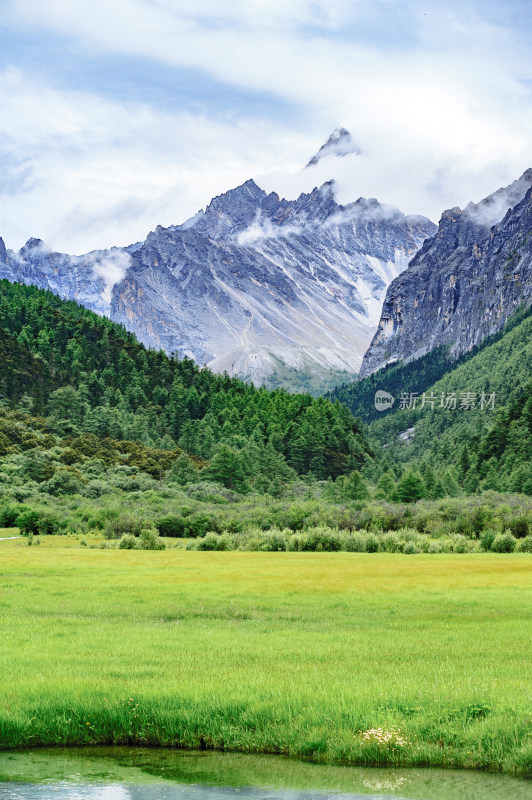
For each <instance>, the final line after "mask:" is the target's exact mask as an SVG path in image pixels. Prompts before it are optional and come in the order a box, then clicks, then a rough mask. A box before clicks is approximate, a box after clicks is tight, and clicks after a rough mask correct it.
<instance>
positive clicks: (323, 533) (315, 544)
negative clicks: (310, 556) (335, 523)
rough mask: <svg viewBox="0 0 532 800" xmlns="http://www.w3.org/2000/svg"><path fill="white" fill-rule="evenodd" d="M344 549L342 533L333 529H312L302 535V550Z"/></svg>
mask: <svg viewBox="0 0 532 800" xmlns="http://www.w3.org/2000/svg"><path fill="white" fill-rule="evenodd" d="M341 549H342V536H341V534H340V531H337V530H334V529H333V528H324V527H323V528H311V529H310V530H307V531H304V533H303V534H302V545H301V550H309V551H312V552H315V551H318V552H321V551H337V550H341Z"/></svg>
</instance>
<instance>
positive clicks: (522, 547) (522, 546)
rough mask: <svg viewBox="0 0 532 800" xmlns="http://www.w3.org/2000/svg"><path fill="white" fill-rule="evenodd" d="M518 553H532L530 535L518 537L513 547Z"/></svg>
mask: <svg viewBox="0 0 532 800" xmlns="http://www.w3.org/2000/svg"><path fill="white" fill-rule="evenodd" d="M515 549H516V550H517V552H518V553H532V536H525V538H524V539H519V540H518V542H517V546H516V548H515Z"/></svg>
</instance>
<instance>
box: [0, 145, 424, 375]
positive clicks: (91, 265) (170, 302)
mask: <svg viewBox="0 0 532 800" xmlns="http://www.w3.org/2000/svg"><path fill="white" fill-rule="evenodd" d="M353 148H354V145H353V143H352V141H351V137H350V134H349V133H348V132H347V131H345V129H337V130H336V131H335V132H333V134H332V135H331V137H330V138H329V140H328V141H327V142H326V143H325V145H324V146H323V147H322V148H321V149H320V151H318V153H317V154H316V158H318V157H319V158H323V157H326V156H329V155H349V153H350V152H356V148H355V149H353ZM435 229H436V228H435V226H434V225H433V223H431V222H430V221H429V220H427V219H426V218H424V217H415V216H405V215H404V214H402V213H401V212H399V211H398V210H397V209H394V208H391V207H388V206H383V205H381V204H380V203H378V202H377V201H376V200H374V199H370V200H367V199H363V198H360V199H359V200H357V201H356V202H354V203H350V204H348V205H345V206H342V205H339V204H338V203H336V201H335V198H334V185H333V183H332V182H328V183H325V184H324V185H323V186H321V187H320V188H315V189H314V190H313V191H312V192H310V193H308V194H301V195H300V197H299V198H297V199H296V200H285V199H282V198H280V197H279V196H278V195H277V194H275V193H273V192H272V193H270V194H266V192H264V191H263V190H262V189H261V188H259V187H258V186H257V185H256V183H255V182H254V181H252V180H250V181H247V182H246V183H244V184H242V186H239V187H237V188H236V189H232V190H231V191H228V192H225V193H224V194H222V195H220V196H218V197H216V198H214V199H213V200H212V201H211V203H210V204H209V205H208V206H207V208H206V209H205V210H204V211H200V212H198V214H196V215H195V216H194V217H192V218H191V219H190V220H188V221H187V222H185V223H184V224H182V225H174V226H171V227H169V228H162V227H158V228H156V230H155V231H153V232H152V233H150V234H149V235H148V237H147V238H146V240H145V241H144V242H142V243H137V244H135V245H131V246H130V247H127V248H110V249H108V250H101V251H94V252H92V253H89V254H87V255H84V256H68V255H66V254H61V253H55V252H53V251H51V250H50V249H49V248H47V247H46V246H45V245H44V243H43V242H42V241H40V240H37V239H31V240H29V241H28V242H27V243H26V245H25V246H24V247H23V248H21V250H20V251H19V252H18V253H14V252H12V251H9V250H6V249H5V247H4V246H3V242H1V240H0V278H8V279H9V280H11V281H15V282H23V283H31V284H34V285H36V286H38V287H40V288H48V289H51V290H52V291H53V292H55V293H56V294H58V295H60V296H61V297H63V298H65V299H74V300H76V301H78V302H79V303H81V304H82V305H84V306H86V307H87V308H89V309H91V310H94V311H96V312H97V313H99V314H103V315H106V316H109V317H110V318H111V319H113V320H115V321H117V322H120V323H122V324H124V325H125V327H127V328H128V329H129V330H131V331H133V332H134V333H135V334H136V335H137V336H138V338H139V339H140V340H141V341H142V342H143V343H144V344H146V345H148V346H152V347H156V348H159V347H162V348H163V349H164V350H166V351H167V352H176V351H177V352H178V353H179V354H180V355H187V356H190V357H192V358H193V359H195V360H196V361H197V362H199V363H200V364H203V363H207V364H208V365H209V366H210V367H212V368H213V369H214V370H216V371H224V370H227V371H228V372H229V373H230V374H239V375H240V376H241V377H243V378H244V379H246V380H253V381H255V382H257V383H262V382H263V381H265V380H267V379H268V376H270V375H272V374H273V373H274V372H276V371H278V368H279V366H280V367H281V372H283V373H284V372H285V371H288V372H293V373H302V372H305V371H306V372H307V373H309V374H311V375H313V376H314V377H316V376H319V377H320V379H322V378H323V379H326V373H327V371H328V370H329V371H331V374H332V373H336V372H338V373H340V372H346V373H348V374H353V373H354V372H356V371H357V370H358V369H359V367H360V363H361V359H362V355H363V353H364V351H365V350H366V348H367V346H368V344H369V342H370V339H371V336H372V334H373V332H374V330H375V328H376V325H377V322H378V318H379V313H380V309H381V304H382V299H383V297H384V293H385V290H386V287H387V285H388V284H389V283H390V281H391V280H392V279H393V278H394V277H396V275H398V274H399V273H400V272H401V271H402V270H404V269H405V268H406V266H407V264H408V261H409V260H410V258H411V257H412V256H413V255H414V253H415V252H416V251H417V250H418V248H419V247H420V245H421V243H422V242H423V240H424V239H425V238H426V237H427V236H429V235H430V234H432V233H433V232H434V231H435Z"/></svg>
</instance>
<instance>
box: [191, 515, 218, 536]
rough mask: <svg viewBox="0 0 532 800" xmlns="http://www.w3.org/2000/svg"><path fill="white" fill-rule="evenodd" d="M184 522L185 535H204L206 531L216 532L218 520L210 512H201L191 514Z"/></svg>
mask: <svg viewBox="0 0 532 800" xmlns="http://www.w3.org/2000/svg"><path fill="white" fill-rule="evenodd" d="M186 523H187V524H186V535H187V536H192V537H198V536H205V534H206V533H208V531H213V532H215V533H218V522H217V520H216V518H215V517H214V516H213V515H212V514H203V513H201V512H198V513H196V514H191V515H190V517H188V518H187V521H186Z"/></svg>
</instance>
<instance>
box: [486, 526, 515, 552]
mask: <svg viewBox="0 0 532 800" xmlns="http://www.w3.org/2000/svg"><path fill="white" fill-rule="evenodd" d="M516 544H517V540H516V538H515V536H512V534H511V532H510V531H509V530H506V531H505V532H504V533H499V534H497V536H496V537H495V539H494V540H493V544H492V545H491V549H492V551H493V552H494V553H513V552H514V550H515V545H516Z"/></svg>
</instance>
